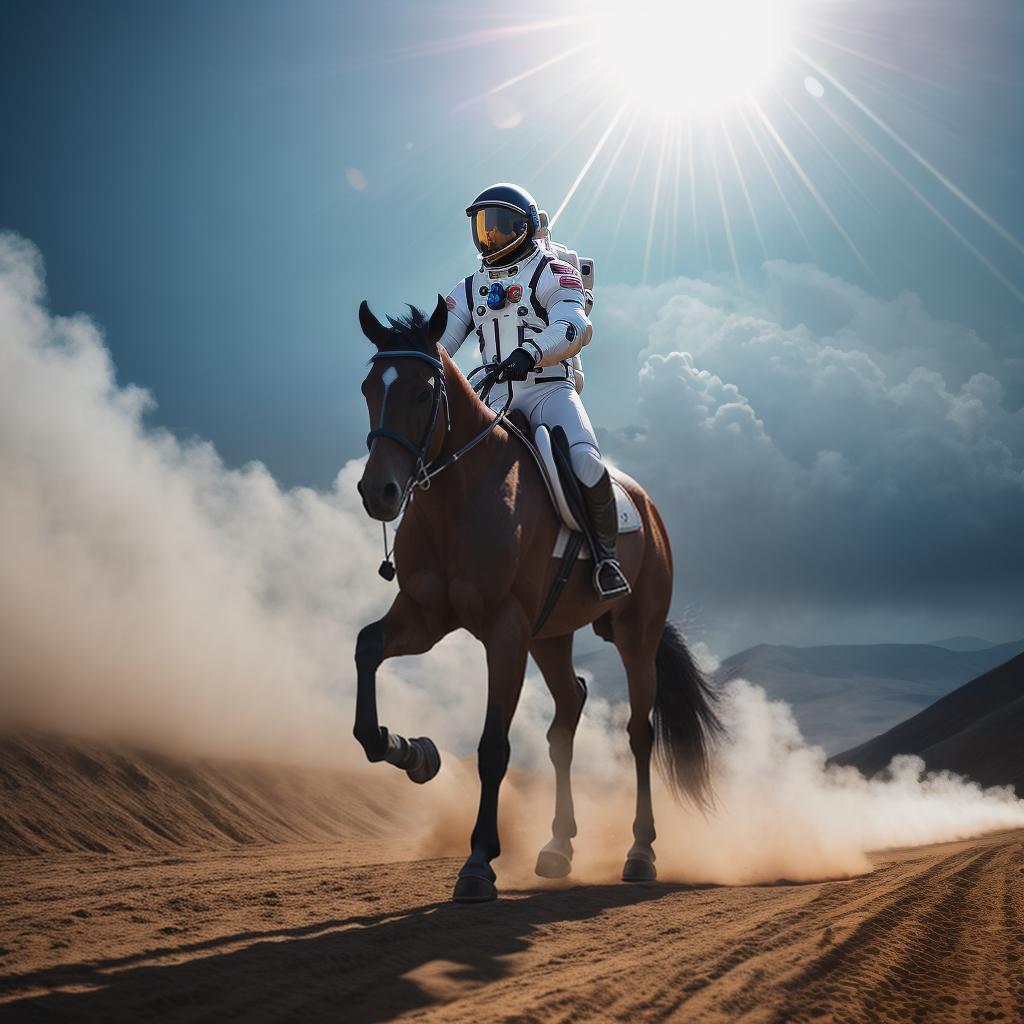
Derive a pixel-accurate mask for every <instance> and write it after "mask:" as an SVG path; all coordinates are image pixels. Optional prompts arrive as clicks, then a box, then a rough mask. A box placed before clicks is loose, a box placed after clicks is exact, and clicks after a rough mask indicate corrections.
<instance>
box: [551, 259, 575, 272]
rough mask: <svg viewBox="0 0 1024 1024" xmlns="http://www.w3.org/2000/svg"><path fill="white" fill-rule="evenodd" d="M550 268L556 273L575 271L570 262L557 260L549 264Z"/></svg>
mask: <svg viewBox="0 0 1024 1024" xmlns="http://www.w3.org/2000/svg"><path fill="white" fill-rule="evenodd" d="M551 269H552V271H553V272H554V273H556V274H575V273H576V268H575V267H574V266H573V265H572V264H571V263H559V262H558V261H557V260H556V261H555V262H553V263H552V264H551Z"/></svg>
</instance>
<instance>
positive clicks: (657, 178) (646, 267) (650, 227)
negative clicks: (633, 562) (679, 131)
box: [641, 128, 668, 284]
mask: <svg viewBox="0 0 1024 1024" xmlns="http://www.w3.org/2000/svg"><path fill="white" fill-rule="evenodd" d="M667 148H668V137H667V135H666V132H665V130H664V128H663V129H662V132H661V144H660V145H659V147H658V163H657V165H656V168H655V172H654V190H653V192H652V193H651V211H650V215H649V216H648V218H647V242H646V245H645V246H644V263H643V274H642V276H641V281H642V282H643V283H644V284H646V283H647V275H648V273H649V271H650V269H651V247H652V246H653V244H654V229H655V225H656V222H657V218H658V198H659V195H660V193H661V177H662V173H663V171H664V170H665V152H666V150H667Z"/></svg>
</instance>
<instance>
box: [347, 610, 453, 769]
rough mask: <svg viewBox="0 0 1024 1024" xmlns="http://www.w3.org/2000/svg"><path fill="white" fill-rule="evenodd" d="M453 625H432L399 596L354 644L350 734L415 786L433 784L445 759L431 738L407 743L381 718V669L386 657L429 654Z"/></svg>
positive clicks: (369, 754)
mask: <svg viewBox="0 0 1024 1024" xmlns="http://www.w3.org/2000/svg"><path fill="white" fill-rule="evenodd" d="M448 632H450V627H448V628H445V626H444V625H443V624H442V623H440V622H433V621H431V620H430V619H429V618H428V616H427V614H426V613H425V612H424V610H423V609H422V608H421V607H420V606H419V605H417V604H416V603H415V602H413V601H412V600H411V599H410V598H409V597H407V596H406V595H405V594H402V593H399V595H398V596H397V597H396V598H395V600H394V602H393V603H392V605H391V608H390V609H389V610H388V613H387V614H386V615H385V616H384V618H382V619H378V620H377V621H376V622H372V623H370V625H368V626H365V627H364V628H363V629H361V630H360V631H359V639H358V640H357V641H356V673H357V690H356V722H355V728H354V729H353V730H352V731H353V733H354V735H355V738H356V739H357V740H358V741H359V743H360V745H361V746H362V748H363V750H364V751H365V753H366V757H367V760H369V761H387V762H388V763H389V764H393V765H395V766H396V767H397V768H401V769H402V770H403V771H405V772H406V773H407V774H408V776H409V778H410V779H412V781H413V782H429V781H430V780H431V779H432V778H433V777H434V776H435V775H436V774H437V773H438V771H439V770H440V768H441V755H440V754H439V753H438V752H437V747H436V746H434V743H433V741H432V740H431V739H429V738H428V737H426V736H420V737H417V738H415V739H410V740H407V739H405V738H404V737H402V736H399V735H398V734H397V733H394V732H389V731H388V730H387V729H384V728H382V727H381V726H380V724H379V722H378V720H377V669H378V668H380V665H381V662H383V661H384V659H385V658H394V657H396V656H398V655H403V654H422V653H423V652H424V651H429V650H430V648H431V647H433V646H434V644H436V643H437V642H438V640H440V639H441V638H442V637H443V636H444V635H445V634H446V633H448Z"/></svg>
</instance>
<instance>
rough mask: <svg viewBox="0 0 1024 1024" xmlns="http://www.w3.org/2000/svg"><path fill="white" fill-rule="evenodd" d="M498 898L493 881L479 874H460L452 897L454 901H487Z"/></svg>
mask: <svg viewBox="0 0 1024 1024" xmlns="http://www.w3.org/2000/svg"><path fill="white" fill-rule="evenodd" d="M497 898H498V890H497V889H496V888H495V886H494V883H493V882H492V881H490V879H487V878H481V877H480V876H479V875H460V876H459V879H458V881H457V882H456V883H455V892H454V893H452V899H453V900H454V901H455V902H456V903H487V902H489V901H490V900H496V899H497Z"/></svg>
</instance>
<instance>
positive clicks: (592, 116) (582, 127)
mask: <svg viewBox="0 0 1024 1024" xmlns="http://www.w3.org/2000/svg"><path fill="white" fill-rule="evenodd" d="M602 113H603V110H602V108H601V107H594V108H593V109H592V110H591V111H590V113H588V114H586V115H584V116H583V117H582V118H581V119H580V120H579V123H578V124H577V125H576V127H575V128H574V129H573V130H572V131H571V132H567V133H566V134H565V136H564V137H563V138H562V140H561V142H559V144H558V145H557V146H556V147H555V148H554V149H551V150H549V151H548V154H547V156H546V157H545V158H544V159H543V160H542V161H541V162H540V163H539V164H538V165H537V167H536V168H535V169H534V174H535V175H536V176H537V177H540V175H541V174H543V172H544V171H546V170H547V168H548V167H550V166H551V164H553V163H554V162H555V161H556V160H557V159H558V158H559V157H560V156H561V155H562V154H563V153H564V152H565V150H566V149H567V148H568V147H569V146H571V145H572V144H573V143H574V142H576V140H577V139H578V138H579V137H580V135H582V134H583V132H585V131H586V130H587V128H588V127H589V126H590V125H591V124H592V123H593V122H594V121H595V120H597V119H598V117H599V116H600V115H601V114H602Z"/></svg>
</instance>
